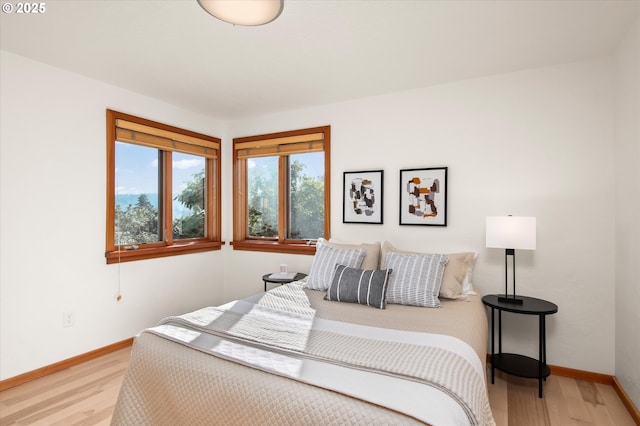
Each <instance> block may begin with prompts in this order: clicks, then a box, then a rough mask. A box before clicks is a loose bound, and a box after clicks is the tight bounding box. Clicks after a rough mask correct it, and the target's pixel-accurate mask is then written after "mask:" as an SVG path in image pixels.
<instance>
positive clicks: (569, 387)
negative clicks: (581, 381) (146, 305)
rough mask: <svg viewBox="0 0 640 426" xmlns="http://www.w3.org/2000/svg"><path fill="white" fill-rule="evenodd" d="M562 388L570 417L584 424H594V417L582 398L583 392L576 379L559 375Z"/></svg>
mask: <svg viewBox="0 0 640 426" xmlns="http://www.w3.org/2000/svg"><path fill="white" fill-rule="evenodd" d="M557 379H558V381H559V382H560V387H561V389H562V396H563V399H564V401H565V403H566V404H567V409H568V411H569V418H570V419H573V420H576V421H578V422H580V424H584V425H593V424H594V423H593V419H592V418H591V414H590V412H589V409H588V408H587V405H586V403H585V401H584V400H583V399H582V393H581V392H580V388H579V387H578V383H577V382H576V380H575V379H571V378H568V377H557Z"/></svg>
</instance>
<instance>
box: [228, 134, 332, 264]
mask: <svg viewBox="0 0 640 426" xmlns="http://www.w3.org/2000/svg"><path fill="white" fill-rule="evenodd" d="M330 130H331V127H330V126H324V127H316V128H311V129H302V130H294V131H290V132H283V133H273V134H269V135H260V136H250V137H244V138H236V139H234V140H233V161H234V162H233V185H234V187H233V202H234V204H233V206H234V207H233V208H234V211H233V243H232V245H233V247H234V249H236V250H238V249H239V250H257V251H277V252H286V253H303V254H304V253H306V254H313V253H315V247H314V246H312V245H310V244H308V243H309V241H311V240H316V239H318V238H320V237H323V238H327V239H328V238H329V236H330V235H329V234H330V226H329V225H330V222H329V212H330V208H329V200H330V197H329V176H330V169H329V163H330V162H329V153H330V139H331V136H330Z"/></svg>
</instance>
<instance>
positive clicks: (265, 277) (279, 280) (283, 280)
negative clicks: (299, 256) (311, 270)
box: [262, 272, 307, 291]
mask: <svg viewBox="0 0 640 426" xmlns="http://www.w3.org/2000/svg"><path fill="white" fill-rule="evenodd" d="M272 273H273V272H270V273H268V274H264V275H263V276H262V281H264V291H267V283H272V284H280V285H282V284H289V283H292V282H294V281H299V280H301V279H303V278H304V277H306V276H307V274H303V273H302V272H298V273H297V274H296V276H295V277H293V278H269V277H270V276H271V274H272Z"/></svg>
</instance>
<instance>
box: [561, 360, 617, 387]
mask: <svg viewBox="0 0 640 426" xmlns="http://www.w3.org/2000/svg"><path fill="white" fill-rule="evenodd" d="M549 369H550V370H551V374H553V375H556V376H562V377H569V378H571V379H577V380H583V381H585V382H593V383H602V384H603V385H611V386H613V379H614V377H613V376H611V375H609V374H601V373H593V372H591V371H584V370H576V369H575V368H567V367H559V366H557V365H549Z"/></svg>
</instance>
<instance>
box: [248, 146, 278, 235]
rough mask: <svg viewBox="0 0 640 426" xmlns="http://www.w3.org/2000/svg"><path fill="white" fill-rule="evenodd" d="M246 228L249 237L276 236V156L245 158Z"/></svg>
mask: <svg viewBox="0 0 640 426" xmlns="http://www.w3.org/2000/svg"><path fill="white" fill-rule="evenodd" d="M247 192H248V197H247V206H248V209H249V212H248V213H249V214H248V218H247V220H248V223H247V230H248V234H249V236H250V237H268V238H277V237H278V157H259V158H249V159H248V160H247Z"/></svg>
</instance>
